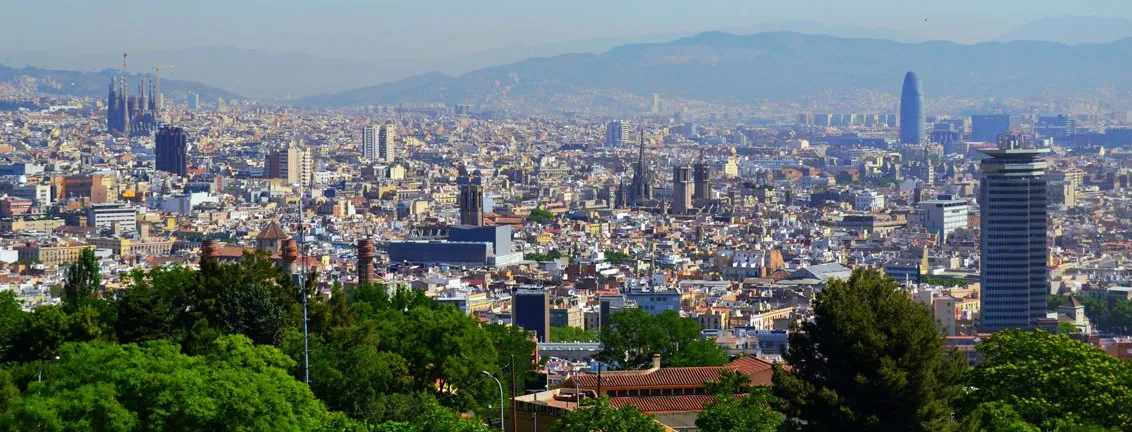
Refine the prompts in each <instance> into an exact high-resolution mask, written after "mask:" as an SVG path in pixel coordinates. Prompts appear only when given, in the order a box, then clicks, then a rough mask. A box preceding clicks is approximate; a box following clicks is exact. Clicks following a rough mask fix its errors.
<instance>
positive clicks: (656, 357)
mask: <svg viewBox="0 0 1132 432" xmlns="http://www.w3.org/2000/svg"><path fill="white" fill-rule="evenodd" d="M659 369H660V354H653V355H652V368H650V369H649V370H650V371H656V370H659Z"/></svg>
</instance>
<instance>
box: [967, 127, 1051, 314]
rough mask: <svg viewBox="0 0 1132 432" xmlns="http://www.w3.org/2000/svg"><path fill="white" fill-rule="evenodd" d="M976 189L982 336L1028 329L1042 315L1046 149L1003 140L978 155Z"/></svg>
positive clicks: (1007, 137)
mask: <svg viewBox="0 0 1132 432" xmlns="http://www.w3.org/2000/svg"><path fill="white" fill-rule="evenodd" d="M983 153H985V154H986V155H987V156H990V158H988V159H983V161H982V162H980V165H981V168H982V172H983V179H982V182H981V183H980V185H979V206H980V213H981V214H980V218H979V228H980V230H979V231H980V239H979V247H980V260H981V272H980V278H981V285H982V293H981V295H980V296H979V301H980V303H981V312H980V320H981V323H980V325H979V327H980V329H981V330H983V331H988V332H993V331H998V330H1004V329H1015V328H1020V329H1032V328H1035V327H1036V326H1037V321H1038V319H1040V318H1043V317H1045V316H1046V307H1047V303H1046V298H1047V296H1048V295H1049V270H1048V268H1047V267H1046V261H1047V260H1046V254H1047V253H1048V252H1049V250H1048V249H1047V248H1048V246H1047V244H1046V217H1047V211H1046V200H1047V198H1046V174H1045V170H1046V167H1047V164H1046V161H1045V159H1044V158H1043V156H1044V155H1045V154H1046V153H1049V149H1048V148H1026V147H1025V146H1024V138H1023V137H1022V136H1018V135H1004V136H1003V137H1002V138H999V148H998V149H996V150H985V151H983Z"/></svg>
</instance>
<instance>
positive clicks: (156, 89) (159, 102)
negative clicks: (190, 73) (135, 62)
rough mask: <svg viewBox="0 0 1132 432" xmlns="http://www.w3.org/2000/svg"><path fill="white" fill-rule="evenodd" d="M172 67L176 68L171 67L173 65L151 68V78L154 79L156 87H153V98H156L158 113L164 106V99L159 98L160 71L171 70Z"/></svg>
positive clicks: (162, 97)
mask: <svg viewBox="0 0 1132 432" xmlns="http://www.w3.org/2000/svg"><path fill="white" fill-rule="evenodd" d="M174 67H176V66H173V65H157V66H154V67H153V76H154V77H155V78H156V87H154V95H153V97H155V98H157V110H158V111H161V108H162V107H163V105H165V97H164V96H161V70H162V69H173V68H174Z"/></svg>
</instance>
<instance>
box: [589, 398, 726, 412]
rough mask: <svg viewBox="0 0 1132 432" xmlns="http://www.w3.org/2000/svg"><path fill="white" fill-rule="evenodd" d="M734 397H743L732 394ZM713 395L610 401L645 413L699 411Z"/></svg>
mask: <svg viewBox="0 0 1132 432" xmlns="http://www.w3.org/2000/svg"><path fill="white" fill-rule="evenodd" d="M734 397H735V398H740V397H743V396H742V395H734ZM714 399H715V396H709V395H683V396H642V397H615V398H610V400H609V401H610V403H612V404H613V406H614V407H615V408H621V407H623V406H627V405H632V406H635V407H637V408H639V409H640V410H641V411H643V412H644V413H645V414H657V413H671V412H701V411H703V410H704V404H707V403H708V402H711V401H712V400H714Z"/></svg>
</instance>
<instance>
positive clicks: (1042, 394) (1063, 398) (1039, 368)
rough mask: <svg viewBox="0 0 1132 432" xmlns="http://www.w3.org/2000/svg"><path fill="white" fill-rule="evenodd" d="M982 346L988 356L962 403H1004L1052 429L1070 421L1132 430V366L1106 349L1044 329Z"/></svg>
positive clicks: (1007, 334) (1009, 334)
mask: <svg viewBox="0 0 1132 432" xmlns="http://www.w3.org/2000/svg"><path fill="white" fill-rule="evenodd" d="M977 349H978V350H979V352H980V353H982V354H983V356H984V359H983V361H982V362H981V363H979V365H978V366H976V367H975V368H974V369H973V370H972V371H971V373H970V378H969V380H968V382H969V386H970V387H971V388H973V389H974V390H972V391H970V392H968V394H966V395H965V396H964V398H963V403H962V404H961V405H960V406H961V407H964V409H965V410H968V411H972V412H974V411H975V409H972V408H970V407H979V406H981V405H983V404H986V403H1000V404H1005V405H1006V406H1009V407H1011V408H1012V409H1013V410H1014V411H1015V412H1017V413H1018V414H1019V415H1020V416H1021V417H1022V419H1024V420H1025V421H1027V422H1028V423H1030V424H1034V425H1038V426H1040V427H1042V428H1043V429H1050V425H1049V424H1048V423H1047V422H1048V421H1049V420H1050V419H1059V420H1058V421H1061V422H1063V423H1064V424H1072V425H1080V426H1082V427H1083V426H1087V425H1095V426H1101V427H1109V428H1118V429H1122V430H1130V429H1132V413H1130V412H1128V410H1126V409H1124V408H1125V407H1129V406H1132V368H1129V367H1128V365H1126V364H1123V363H1121V362H1120V360H1117V359H1116V358H1114V357H1112V356H1110V355H1108V354H1107V353H1105V352H1104V351H1101V350H1100V349H1097V348H1094V347H1091V346H1089V345H1086V344H1084V343H1081V342H1077V341H1075V340H1073V339H1070V338H1068V337H1066V336H1060V335H1054V334H1050V333H1047V332H1044V331H1040V330H1039V331H1029V332H1024V331H1019V330H1010V331H1001V332H998V333H995V334H994V335H993V336H991V337H990V338H988V339H986V340H984V341H982V342H981V343H980V344H979V345H978V346H977Z"/></svg>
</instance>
